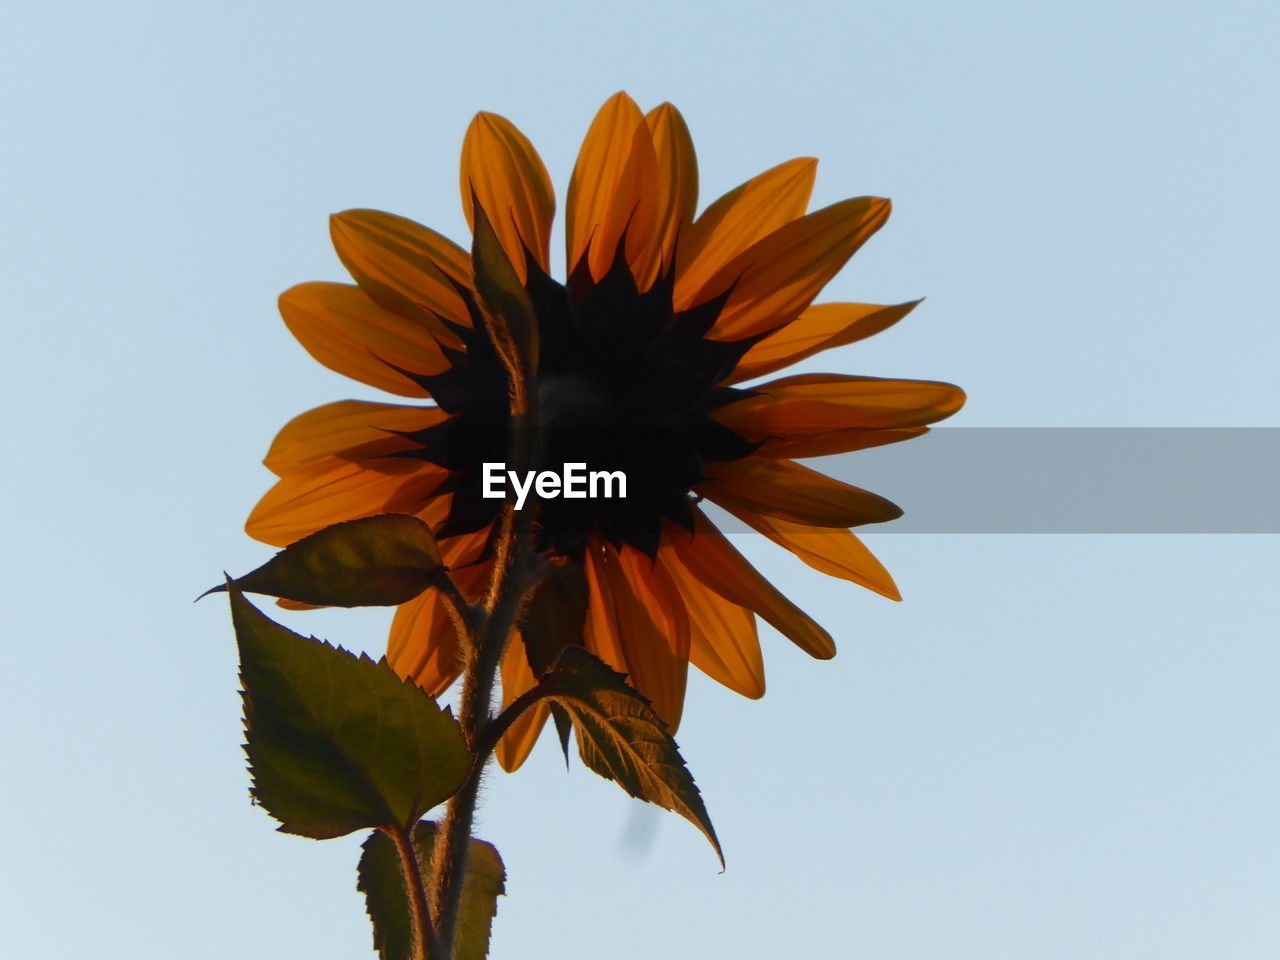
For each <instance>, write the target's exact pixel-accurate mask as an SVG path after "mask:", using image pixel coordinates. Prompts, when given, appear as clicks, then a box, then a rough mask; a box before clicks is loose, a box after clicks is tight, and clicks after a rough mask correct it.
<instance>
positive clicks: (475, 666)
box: [431, 368, 543, 960]
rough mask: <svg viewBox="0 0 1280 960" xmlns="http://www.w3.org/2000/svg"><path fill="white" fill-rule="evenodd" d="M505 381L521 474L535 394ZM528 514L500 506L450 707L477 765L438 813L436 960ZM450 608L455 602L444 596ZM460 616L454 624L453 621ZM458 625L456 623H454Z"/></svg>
mask: <svg viewBox="0 0 1280 960" xmlns="http://www.w3.org/2000/svg"><path fill="white" fill-rule="evenodd" d="M509 373H510V377H511V381H510V384H511V398H510V403H511V407H510V409H511V428H512V444H511V460H512V463H513V465H515V467H516V469H519V470H524V469H528V466H529V464H531V463H532V462H534V461H535V460H536V459H537V457H538V456H540V454H541V450H540V447H541V438H540V436H538V433H539V431H537V429H536V427H534V426H533V425H534V424H536V423H537V411H536V406H537V396H536V391H531V390H529V384H528V381H527V379H526V378H525V376H524V375H522V373H521V371H520V370H518V369H515V368H513V369H511V370H510V371H509ZM535 515H536V510H534V509H529V510H516V509H515V507H514V505H513V504H511V503H508V504H507V506H506V509H505V510H504V511H503V515H502V529H501V533H500V536H499V537H498V541H497V555H496V556H495V558H494V574H493V579H492V581H491V583H490V585H489V592H488V596H487V598H486V601H485V605H484V613H483V614H482V615H480V616H475V617H472V618H471V623H472V624H473V625H474V626H473V627H472V629H471V631H470V632H471V633H472V639H473V642H472V643H470V644H464V647H465V648H466V649H467V660H466V670H465V672H464V674H463V681H462V699H461V702H460V703H459V707H458V723H459V725H460V726H461V727H462V733H463V736H464V737H466V740H467V746H468V747H469V748H470V750H471V751H472V753H473V755H475V756H476V760H477V762H476V763H475V764H474V766H473V767H472V770H471V774H470V776H469V777H468V778H467V781H466V783H464V784H463V786H462V789H461V790H459V791H458V792H457V793H456V794H454V795H453V796H452V797H451V798H450V799H449V803H448V806H447V807H446V808H445V814H444V817H443V819H442V820H441V823H440V832H439V834H438V835H437V838H436V844H435V848H434V856H433V857H432V864H431V867H432V870H431V891H432V895H433V898H432V907H433V909H434V911H435V929H436V935H437V943H438V944H439V945H440V949H441V951H442V952H441V954H440V960H449V958H451V957H452V956H453V942H454V935H455V932H456V929H457V922H458V910H459V907H460V906H461V903H462V888H463V882H464V879H465V877H466V870H467V855H468V852H469V849H470V845H471V828H472V824H473V823H474V822H475V813H476V802H477V800H478V799H479V796H480V780H481V777H482V776H483V775H484V768H485V766H486V764H487V760H488V757H489V752H488V751H490V750H492V745H489V746H488V747H487V749H486V746H485V744H484V743H483V733H484V731H485V730H486V729H487V728H488V727H489V725H490V710H491V708H492V705H493V691H494V686H495V685H496V683H497V679H498V668H499V666H500V665H501V663H502V656H503V654H504V653H505V652H506V648H507V643H508V641H509V640H510V639H511V635H512V634H513V633H514V632H515V628H516V619H517V617H518V615H519V613H520V606H521V604H522V603H523V602H524V600H525V597H526V596H528V594H529V592H530V590H532V589H533V587H534V586H535V585H536V583H537V580H538V578H539V576H540V575H541V573H542V572H543V568H542V566H541V565H540V563H539V560H540V558H535V557H534V555H533V554H532V549H531V548H532V546H533V530H534V518H535ZM450 599H451V600H453V601H454V602H455V603H456V599H455V598H450ZM461 619H462V617H461V613H460V614H459V620H460V621H461ZM459 626H460V627H462V626H463V624H462V623H461V622H460V623H459Z"/></svg>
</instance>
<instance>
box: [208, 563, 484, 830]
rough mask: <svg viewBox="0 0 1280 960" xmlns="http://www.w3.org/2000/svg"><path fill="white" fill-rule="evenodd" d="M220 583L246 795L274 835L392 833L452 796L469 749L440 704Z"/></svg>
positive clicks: (382, 664) (381, 665)
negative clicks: (230, 636)
mask: <svg viewBox="0 0 1280 960" xmlns="http://www.w3.org/2000/svg"><path fill="white" fill-rule="evenodd" d="M227 589H228V592H229V593H230V595H231V618H232V621H233V623H234V624H235V631H236V643H237V645H238V646H239V648H240V680H241V684H242V685H243V688H244V689H243V696H244V722H245V739H246V743H245V752H246V753H247V754H248V757H249V769H250V772H251V773H252V774H253V791H252V792H253V796H254V799H255V800H256V801H257V802H258V803H260V804H261V805H262V806H263V807H264V808H265V809H266V811H267V812H268V813H269V814H271V815H272V816H273V817H275V818H276V819H277V820H279V821H280V829H281V830H282V831H284V832H285V833H295V834H299V835H301V836H304V837H313V838H315V839H317V840H324V839H328V838H330V837H341V836H344V835H346V834H348V833H351V832H352V831H354V830H359V829H363V828H366V827H400V828H402V829H404V828H407V827H408V826H409V825H410V824H412V823H416V822H417V820H418V819H419V818H420V817H421V816H422V815H423V814H424V813H426V812H427V811H428V810H430V809H431V808H432V807H434V806H436V805H437V804H439V803H442V802H443V801H445V800H447V799H448V798H449V797H451V796H452V795H453V794H454V793H456V792H457V790H458V788H459V787H461V786H462V783H463V781H464V780H465V779H466V777H467V773H468V772H469V771H470V769H471V754H470V752H469V751H468V750H467V747H466V743H465V742H464V740H463V738H462V731H461V730H460V729H459V727H458V724H457V721H455V720H454V719H453V716H452V714H451V713H450V712H449V710H448V709H445V710H441V709H440V707H439V706H437V705H436V702H435V701H434V700H433V699H432V698H431V697H430V696H428V695H427V694H426V693H425V692H423V691H422V690H421V689H419V688H418V687H417V686H415V685H414V684H413V683H412V682H409V681H404V680H401V679H400V677H398V676H396V674H395V672H394V671H392V669H391V668H390V667H389V666H387V663H386V661H385V660H380V661H377V662H375V661H373V660H371V659H370V658H369V657H367V656H363V655H361V656H359V657H356V656H354V655H353V654H351V653H348V652H347V651H345V650H342V649H340V648H336V647H331V646H329V644H327V643H324V642H323V641H320V640H316V639H315V638H310V639H308V638H306V637H301V636H299V635H298V634H296V633H294V632H292V631H291V630H288V629H286V628H285V627H282V626H281V625H280V624H278V623H275V622H274V621H272V620H270V619H269V618H268V617H266V616H265V615H264V614H263V613H262V612H261V611H260V610H258V609H257V608H256V607H254V606H253V605H252V604H251V603H249V601H247V600H246V599H245V598H244V595H243V594H242V593H241V592H240V590H239V588H238V587H236V585H235V584H229V585H228V588H227Z"/></svg>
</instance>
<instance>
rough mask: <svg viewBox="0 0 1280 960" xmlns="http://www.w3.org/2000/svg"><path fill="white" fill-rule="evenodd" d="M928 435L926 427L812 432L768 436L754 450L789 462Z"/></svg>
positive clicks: (858, 428) (764, 455)
mask: <svg viewBox="0 0 1280 960" xmlns="http://www.w3.org/2000/svg"><path fill="white" fill-rule="evenodd" d="M928 432H929V428H928V427H900V428H898V429H891V428H883V429H881V428H868V429H863V428H860V427H854V428H852V429H849V430H832V431H830V432H827V433H813V434H808V435H804V436H800V435H797V436H792V437H769V438H768V439H767V440H765V441H764V442H763V443H761V444H760V446H759V447H758V448H756V456H758V457H785V458H786V459H788V460H801V459H804V458H805V457H829V456H831V455H832V454H836V453H850V452H851V451H854V450H869V449H870V448H872V447H883V446H884V445H885V444H889V443H899V442H900V441H902V440H910V439H911V438H912V437H919V436H922V435H923V434H926V433H928Z"/></svg>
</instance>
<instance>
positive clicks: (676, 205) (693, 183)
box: [645, 103, 698, 267]
mask: <svg viewBox="0 0 1280 960" xmlns="http://www.w3.org/2000/svg"><path fill="white" fill-rule="evenodd" d="M645 122H646V123H648V125H649V132H650V134H651V135H652V136H653V150H654V156H655V158H656V160H657V185H656V191H655V195H656V198H657V209H656V213H655V227H654V230H655V236H656V238H657V246H658V253H659V257H660V259H661V262H662V264H663V266H665V267H669V266H671V264H672V261H673V260H674V256H675V251H676V241H677V238H678V237H679V236H680V235H681V234H682V233H683V232H684V231H686V230H687V229H688V227H689V225H690V224H691V223H692V222H693V215H694V212H695V211H696V210H697V208H698V160H697V156H696V155H695V153H694V151H693V139H692V138H691V137H690V136H689V128H688V127H687V126H685V122H684V117H683V116H681V115H680V111H679V110H677V109H676V108H675V107H673V106H672V105H671V104H669V103H663V104H660V105H659V106H657V107H655V108H654V109H653V110H650V111H649V112H648V113H647V114H646V115H645Z"/></svg>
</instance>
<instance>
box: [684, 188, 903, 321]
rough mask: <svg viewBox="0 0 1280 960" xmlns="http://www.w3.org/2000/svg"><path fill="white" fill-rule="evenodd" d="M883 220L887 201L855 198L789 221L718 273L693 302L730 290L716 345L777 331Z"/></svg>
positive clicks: (809, 299)
mask: <svg viewBox="0 0 1280 960" xmlns="http://www.w3.org/2000/svg"><path fill="white" fill-rule="evenodd" d="M888 217H889V201H888V200H884V199H881V198H880V197H855V198H854V199H852V200H844V201H842V202H840V203H835V204H832V205H831V206H829V207H823V208H822V209H821V210H817V211H815V212H813V213H810V214H807V215H806V216H803V217H801V218H800V219H798V220H792V221H791V222H790V223H788V224H786V225H785V226H782V227H779V228H778V229H777V230H775V231H774V232H773V233H771V234H769V236H767V237H765V238H764V239H763V240H761V241H759V242H758V243H755V244H753V245H752V246H751V247H750V248H749V249H747V250H744V251H743V252H742V253H741V254H739V255H738V256H737V257H735V258H734V259H733V260H732V261H731V262H730V263H728V264H727V265H726V266H724V267H723V268H721V270H720V271H719V273H717V274H716V276H714V277H713V278H712V279H711V280H709V281H708V282H707V283H706V284H705V285H704V286H703V288H702V290H701V291H700V292H699V293H698V295H697V296H696V297H695V298H694V301H695V302H697V301H702V300H707V299H710V298H711V297H713V296H716V295H718V294H720V293H723V292H724V291H725V290H728V289H729V288H730V287H732V288H733V293H732V294H731V295H730V297H729V300H728V302H727V303H726V304H725V307H724V309H723V310H722V311H721V312H720V316H719V318H718V319H717V320H716V323H715V326H714V327H713V328H712V332H713V335H714V336H715V337H716V339H719V340H740V339H742V338H744V337H750V336H755V335H756V334H760V333H765V332H766V331H770V330H776V329H777V328H778V327H780V326H782V325H783V324H785V323H788V322H790V321H791V320H794V319H795V318H796V317H797V316H799V315H800V313H801V312H802V311H803V310H804V309H805V308H806V307H808V306H809V304H810V303H811V302H812V301H813V298H814V297H816V296H817V295H818V293H819V292H820V291H821V290H822V288H823V287H824V286H825V285H826V283H827V281H828V280H830V279H831V278H832V277H834V276H835V275H836V273H837V272H838V271H839V270H840V268H841V267H843V266H844V264H845V262H846V261H847V260H848V259H849V258H850V257H851V256H853V254H854V252H855V251H856V250H857V249H858V248H859V247H860V246H862V244H863V243H864V242H866V240H867V239H868V238H869V237H870V236H871V235H872V234H873V233H875V232H876V231H877V230H879V229H880V226H881V225H882V224H883V223H884V222H885V220H887V219H888Z"/></svg>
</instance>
